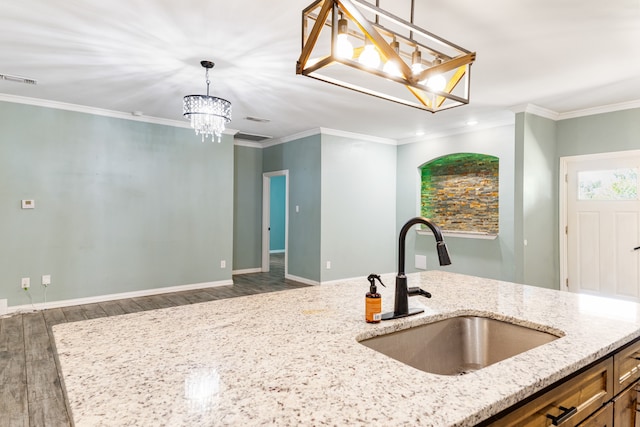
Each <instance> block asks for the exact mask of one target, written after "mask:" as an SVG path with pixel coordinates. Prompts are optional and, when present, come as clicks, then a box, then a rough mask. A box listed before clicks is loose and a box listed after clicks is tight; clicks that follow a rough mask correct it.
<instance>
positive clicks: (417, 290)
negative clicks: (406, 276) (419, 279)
mask: <svg viewBox="0 0 640 427" xmlns="http://www.w3.org/2000/svg"><path fill="white" fill-rule="evenodd" d="M407 294H408V295H409V296H415V295H422V296H423V297H426V298H431V293H430V292H427V291H425V290H424V289H420V288H419V287H417V286H415V287H412V288H408V289H407Z"/></svg>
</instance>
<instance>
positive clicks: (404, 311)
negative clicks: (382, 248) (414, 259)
mask: <svg viewBox="0 0 640 427" xmlns="http://www.w3.org/2000/svg"><path fill="white" fill-rule="evenodd" d="M416 224H424V225H426V226H427V227H429V228H430V229H431V231H432V232H433V236H434V237H435V238H436V249H437V251H438V260H439V261H440V265H449V264H451V259H450V258H449V252H448V251H447V245H446V244H445V243H444V239H443V238H442V231H440V227H438V226H437V225H435V224H434V223H433V222H431V220H429V219H427V218H423V217H419V216H418V217H415V218H412V219H410V220H409V221H407V223H406V224H405V225H403V226H402V229H401V230H400V237H399V239H398V275H397V276H396V294H395V301H394V304H393V312H389V313H384V314H383V315H382V320H390V319H397V318H400V317H407V316H412V315H414V314H418V313H422V312H423V311H424V310H423V309H421V308H412V309H409V297H410V296H413V295H422V296H425V297H427V298H431V294H430V293H429V292H427V291H425V290H423V289H420V288H418V287H413V288H409V287H407V276H405V272H404V250H405V240H406V238H407V232H408V231H409V229H410V228H411V227H413V226H414V225H416Z"/></svg>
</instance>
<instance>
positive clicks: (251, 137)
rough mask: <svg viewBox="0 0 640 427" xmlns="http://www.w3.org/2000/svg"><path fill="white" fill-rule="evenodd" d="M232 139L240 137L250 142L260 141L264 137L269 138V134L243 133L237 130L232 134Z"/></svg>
mask: <svg viewBox="0 0 640 427" xmlns="http://www.w3.org/2000/svg"><path fill="white" fill-rule="evenodd" d="M233 138H234V139H242V140H244V141H252V142H260V141H264V140H265V139H271V137H270V136H265V135H256V134H253V133H243V132H238V133H236V134H235V135H234V136H233Z"/></svg>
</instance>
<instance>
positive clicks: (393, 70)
mask: <svg viewBox="0 0 640 427" xmlns="http://www.w3.org/2000/svg"><path fill="white" fill-rule="evenodd" d="M382 71H384V72H385V73H387V74H389V75H390V76H394V77H402V73H401V72H400V68H398V64H396V62H395V61H393V60H391V61H387V63H386V64H384V67H383V68H382Z"/></svg>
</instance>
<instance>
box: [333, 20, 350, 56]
mask: <svg viewBox="0 0 640 427" xmlns="http://www.w3.org/2000/svg"><path fill="white" fill-rule="evenodd" d="M348 32H349V28H348V23H347V20H346V19H344V18H343V17H342V14H340V19H339V20H338V40H337V41H336V54H337V55H338V56H339V57H341V58H347V59H351V58H353V45H352V44H351V42H350V41H349V35H348Z"/></svg>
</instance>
